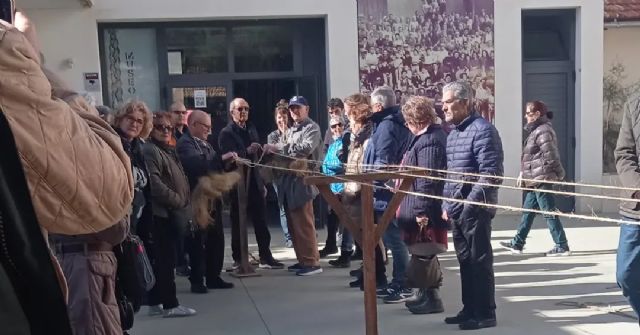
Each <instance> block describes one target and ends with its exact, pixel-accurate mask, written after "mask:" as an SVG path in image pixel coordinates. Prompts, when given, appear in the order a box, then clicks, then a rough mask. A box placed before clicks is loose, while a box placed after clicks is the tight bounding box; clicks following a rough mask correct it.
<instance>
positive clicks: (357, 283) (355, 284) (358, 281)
mask: <svg viewBox="0 0 640 335" xmlns="http://www.w3.org/2000/svg"><path fill="white" fill-rule="evenodd" d="M361 285H362V278H359V277H358V279H356V280H354V281H352V282H349V287H351V288H357V287H360V286H361Z"/></svg>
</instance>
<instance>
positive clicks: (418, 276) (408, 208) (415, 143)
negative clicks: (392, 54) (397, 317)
mask: <svg viewBox="0 0 640 335" xmlns="http://www.w3.org/2000/svg"><path fill="white" fill-rule="evenodd" d="M402 115H403V116H404V118H405V121H406V125H407V128H409V130H410V131H411V133H413V135H414V138H413V140H412V141H411V145H410V147H409V150H407V152H406V153H405V155H404V158H403V160H402V165H405V166H418V167H423V168H428V169H434V170H445V169H446V168H447V158H446V145H447V135H446V133H445V132H444V130H443V129H442V127H441V126H440V124H439V120H440V119H439V118H438V116H437V114H436V112H435V109H434V106H433V103H432V102H431V101H430V100H429V99H427V98H425V97H420V96H415V97H411V98H410V99H409V100H408V101H407V102H406V103H405V104H404V106H403V107H402ZM429 174H430V175H434V173H432V172H430V173H429ZM443 188H444V182H443V181H440V180H434V179H429V178H428V177H427V178H417V179H416V180H415V181H414V182H413V185H411V188H410V189H409V191H411V192H417V193H421V194H427V195H435V196H442V191H443ZM397 220H398V225H399V226H400V227H401V228H402V231H403V236H404V242H405V243H406V244H407V247H408V248H409V252H410V253H411V261H410V263H409V267H408V269H407V285H408V286H409V287H412V288H415V289H418V290H417V293H416V297H415V299H413V300H412V301H409V302H407V303H406V305H407V307H408V308H409V310H410V311H411V312H412V313H414V314H430V313H441V312H443V311H444V309H443V307H442V300H441V299H440V296H439V292H438V291H439V287H440V286H441V285H442V271H441V270H440V263H439V262H438V258H437V256H436V255H437V254H438V253H441V252H444V251H446V250H447V229H448V226H447V222H445V221H444V220H443V219H442V201H440V200H437V199H431V198H427V197H421V196H415V195H407V196H406V197H405V198H404V199H403V201H402V203H401V204H400V208H399V209H398V212H397Z"/></svg>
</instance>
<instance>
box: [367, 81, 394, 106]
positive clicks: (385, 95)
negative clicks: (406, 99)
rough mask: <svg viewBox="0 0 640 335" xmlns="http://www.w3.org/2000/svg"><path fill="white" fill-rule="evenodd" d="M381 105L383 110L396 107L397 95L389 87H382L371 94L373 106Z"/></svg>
mask: <svg viewBox="0 0 640 335" xmlns="http://www.w3.org/2000/svg"><path fill="white" fill-rule="evenodd" d="M375 104H381V105H382V108H389V107H393V106H395V105H396V93H395V92H394V91H393V89H392V88H391V87H389V86H380V87H378V88H376V89H375V90H373V93H371V105H375Z"/></svg>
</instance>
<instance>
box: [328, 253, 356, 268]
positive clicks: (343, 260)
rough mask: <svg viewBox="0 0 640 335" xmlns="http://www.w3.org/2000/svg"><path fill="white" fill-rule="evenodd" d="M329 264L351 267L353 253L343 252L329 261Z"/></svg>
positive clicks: (338, 266) (337, 266)
mask: <svg viewBox="0 0 640 335" xmlns="http://www.w3.org/2000/svg"><path fill="white" fill-rule="evenodd" d="M329 265H331V266H333V267H336V268H342V269H344V268H349V267H351V253H350V252H348V253H342V254H341V255H340V257H338V259H336V260H332V261H329Z"/></svg>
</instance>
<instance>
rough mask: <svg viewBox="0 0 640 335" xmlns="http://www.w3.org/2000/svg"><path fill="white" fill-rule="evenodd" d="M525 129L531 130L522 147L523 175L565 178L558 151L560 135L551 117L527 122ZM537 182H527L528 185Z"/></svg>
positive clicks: (550, 178) (531, 177)
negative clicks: (554, 128)
mask: <svg viewBox="0 0 640 335" xmlns="http://www.w3.org/2000/svg"><path fill="white" fill-rule="evenodd" d="M525 130H526V131H528V132H529V136H528V137H527V140H526V141H525V142H524V147H523V149H522V177H523V178H524V179H531V180H540V181H544V180H550V181H560V180H562V179H564V174H565V172H564V168H562V162H561V160H560V152H559V151H558V137H557V136H556V132H555V131H553V127H552V126H551V122H550V121H549V119H547V118H546V117H541V118H539V119H538V120H536V121H534V122H533V123H530V124H527V126H526V127H525ZM537 184H538V183H534V182H529V183H526V185H527V186H536V185H537Z"/></svg>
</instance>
